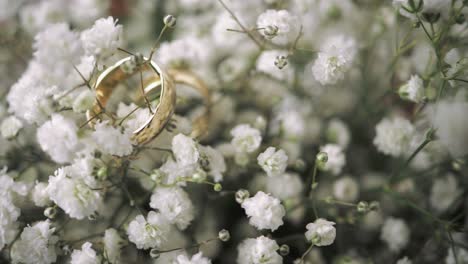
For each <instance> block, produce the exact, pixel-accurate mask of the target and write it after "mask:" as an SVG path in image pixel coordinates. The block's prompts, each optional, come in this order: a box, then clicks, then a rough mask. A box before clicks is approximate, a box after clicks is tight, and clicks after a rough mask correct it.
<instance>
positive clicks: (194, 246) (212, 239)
mask: <svg viewBox="0 0 468 264" xmlns="http://www.w3.org/2000/svg"><path fill="white" fill-rule="evenodd" d="M217 239H218V238H211V239H207V240H205V241H202V242H200V243H197V244H194V245H191V246H188V247H185V248H184V247H178V248H173V249H167V250H162V251H158V253H168V252H172V251H177V250H183V249H192V248H199V247H201V246H203V245H204V244H207V243H210V242H211V241H214V240H217Z"/></svg>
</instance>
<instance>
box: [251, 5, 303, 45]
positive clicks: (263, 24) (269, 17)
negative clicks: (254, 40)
mask: <svg viewBox="0 0 468 264" xmlns="http://www.w3.org/2000/svg"><path fill="white" fill-rule="evenodd" d="M257 27H258V28H262V30H260V33H261V34H262V35H264V36H265V37H267V38H271V36H268V35H266V32H265V28H267V27H274V28H275V29H276V30H277V32H276V34H275V37H273V39H272V42H273V43H276V44H279V45H284V44H287V43H288V42H290V41H292V40H294V38H295V37H297V34H299V19H298V18H297V17H296V16H293V15H291V14H290V13H289V12H288V11H287V10H274V9H268V10H266V11H265V12H263V13H262V14H260V15H259V16H258V18H257Z"/></svg>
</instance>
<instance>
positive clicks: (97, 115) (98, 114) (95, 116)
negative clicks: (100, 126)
mask: <svg viewBox="0 0 468 264" xmlns="http://www.w3.org/2000/svg"><path fill="white" fill-rule="evenodd" d="M101 114H102V111H101V112H99V113H97V114H95V115H94V116H92V117H91V118H90V119H88V120H86V122H84V123H83V124H82V125H81V126H80V129H81V128H83V127H84V126H86V125H87V124H89V122H91V121H93V120H94V119H96V118H97V117H99V116H100V115H101Z"/></svg>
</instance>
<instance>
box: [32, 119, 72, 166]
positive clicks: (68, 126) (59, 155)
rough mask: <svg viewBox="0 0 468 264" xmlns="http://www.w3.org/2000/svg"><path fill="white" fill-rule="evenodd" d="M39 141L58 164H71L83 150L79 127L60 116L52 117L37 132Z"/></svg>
mask: <svg viewBox="0 0 468 264" xmlns="http://www.w3.org/2000/svg"><path fill="white" fill-rule="evenodd" d="M37 141H38V143H39V145H40V146H41V148H42V150H43V151H45V152H46V153H47V154H49V155H50V157H51V158H52V159H53V160H54V161H55V162H57V163H66V162H71V161H72V160H73V158H74V157H75V155H76V152H77V151H78V150H79V149H80V148H81V144H80V141H79V139H78V127H77V125H76V124H75V122H74V121H73V120H71V119H68V118H66V117H64V116H62V115H60V114H54V115H52V117H51V119H50V120H49V121H47V122H45V123H44V124H43V125H42V126H41V127H39V129H38V130H37Z"/></svg>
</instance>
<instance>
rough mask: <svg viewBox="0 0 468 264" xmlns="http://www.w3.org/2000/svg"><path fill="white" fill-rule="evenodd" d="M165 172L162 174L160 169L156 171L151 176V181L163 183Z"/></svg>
mask: <svg viewBox="0 0 468 264" xmlns="http://www.w3.org/2000/svg"><path fill="white" fill-rule="evenodd" d="M164 175H165V174H164V172H162V171H161V170H159V169H155V170H153V171H152V172H151V174H150V178H151V180H153V181H154V182H155V183H161V182H162V179H163V177H164Z"/></svg>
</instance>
